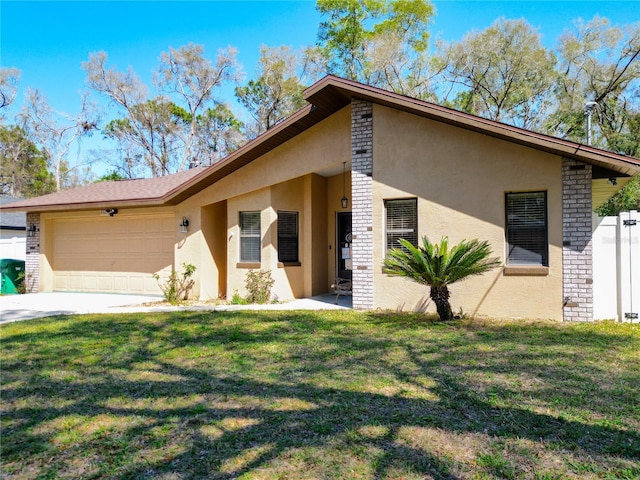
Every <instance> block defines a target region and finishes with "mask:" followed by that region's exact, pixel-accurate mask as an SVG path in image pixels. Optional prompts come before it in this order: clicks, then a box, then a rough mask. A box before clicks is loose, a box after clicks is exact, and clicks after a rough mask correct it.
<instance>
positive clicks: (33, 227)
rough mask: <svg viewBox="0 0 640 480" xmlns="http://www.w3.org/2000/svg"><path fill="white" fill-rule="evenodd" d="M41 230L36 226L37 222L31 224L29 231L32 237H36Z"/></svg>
mask: <svg viewBox="0 0 640 480" xmlns="http://www.w3.org/2000/svg"><path fill="white" fill-rule="evenodd" d="M39 231H40V229H39V228H38V227H36V224H35V223H32V224H30V225H29V230H28V232H29V236H30V237H35V236H36V233H38V232H39Z"/></svg>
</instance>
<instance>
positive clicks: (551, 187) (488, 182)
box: [373, 105, 562, 320]
mask: <svg viewBox="0 0 640 480" xmlns="http://www.w3.org/2000/svg"><path fill="white" fill-rule="evenodd" d="M373 119H374V127H373V131H374V155H373V158H374V160H373V223H374V307H376V308H391V309H404V310H421V309H424V308H427V309H428V310H430V311H433V310H434V309H433V305H432V304H431V303H432V302H430V301H429V298H428V294H429V292H428V289H427V288H426V287H422V286H419V285H417V284H415V283H413V282H410V281H408V280H405V279H401V278H391V277H388V276H387V275H385V274H383V273H382V268H381V267H382V261H383V258H384V248H385V247H384V231H385V228H384V221H385V219H384V200H385V199H392V198H406V197H417V198H418V231H419V237H420V238H421V237H422V235H427V236H428V237H429V238H430V239H431V240H439V239H440V238H441V237H442V236H445V235H446V236H448V237H449V240H450V242H452V243H458V242H459V241H461V240H463V239H471V238H478V239H480V240H488V241H489V242H490V244H491V246H492V249H493V251H494V255H495V256H497V257H499V258H500V259H502V260H503V262H504V258H505V253H506V252H505V251H506V241H505V205H504V201H505V200H504V198H505V192H518V191H546V192H547V202H548V231H549V269H548V274H546V275H542V276H539V275H520V276H506V275H504V272H503V269H501V268H500V269H495V270H493V271H491V272H489V273H487V274H485V275H483V276H481V277H475V278H471V279H468V280H464V281H462V282H461V283H459V284H456V285H453V286H452V287H451V289H450V290H451V304H452V308H453V309H454V311H456V312H457V311H458V310H459V309H460V308H462V310H463V311H464V312H465V313H468V314H472V315H489V316H493V317H509V318H519V317H524V318H554V319H558V320H560V319H562V210H561V205H562V181H561V159H560V158H559V157H557V156H554V155H550V154H546V153H544V152H540V151H537V150H532V149H529V148H525V147H522V146H519V145H516V144H513V143H509V142H506V141H501V140H499V139H495V138H492V137H488V136H486V135H481V134H478V133H475V132H471V131H467V130H462V129H460V128H456V127H453V126H449V125H446V124H443V123H439V122H435V121H432V120H429V119H425V118H420V117H416V116H413V115H410V114H407V113H404V112H400V111H396V110H392V109H389V108H386V107H382V106H378V105H375V106H374V115H373Z"/></svg>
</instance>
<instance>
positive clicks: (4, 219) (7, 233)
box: [0, 195, 27, 260]
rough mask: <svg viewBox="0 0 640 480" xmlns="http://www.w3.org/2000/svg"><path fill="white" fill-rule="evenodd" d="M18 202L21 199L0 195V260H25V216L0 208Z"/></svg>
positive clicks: (21, 213) (22, 213)
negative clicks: (0, 212) (0, 211)
mask: <svg viewBox="0 0 640 480" xmlns="http://www.w3.org/2000/svg"><path fill="white" fill-rule="evenodd" d="M20 200H22V198H18V197H12V196H9V195H0V209H2V214H0V259H2V258H11V259H14V260H25V258H26V243H27V242H26V238H27V216H26V214H25V213H24V212H6V211H4V209H3V208H2V207H4V206H6V205H8V204H10V203H15V202H18V201H20Z"/></svg>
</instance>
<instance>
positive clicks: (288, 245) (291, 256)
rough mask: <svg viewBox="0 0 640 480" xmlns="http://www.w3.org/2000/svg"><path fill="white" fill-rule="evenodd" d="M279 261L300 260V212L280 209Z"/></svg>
mask: <svg viewBox="0 0 640 480" xmlns="http://www.w3.org/2000/svg"><path fill="white" fill-rule="evenodd" d="M278 261H279V262H282V263H285V262H298V212H283V211H278Z"/></svg>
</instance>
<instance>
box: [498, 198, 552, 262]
mask: <svg viewBox="0 0 640 480" xmlns="http://www.w3.org/2000/svg"><path fill="white" fill-rule="evenodd" d="M506 214H507V242H508V253H507V262H508V263H512V264H524V265H545V266H546V265H548V254H547V250H548V247H547V194H546V192H526V193H507V195H506Z"/></svg>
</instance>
